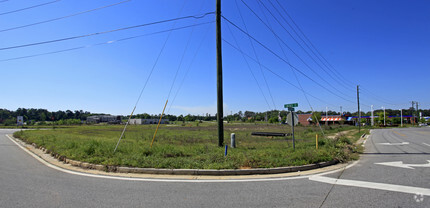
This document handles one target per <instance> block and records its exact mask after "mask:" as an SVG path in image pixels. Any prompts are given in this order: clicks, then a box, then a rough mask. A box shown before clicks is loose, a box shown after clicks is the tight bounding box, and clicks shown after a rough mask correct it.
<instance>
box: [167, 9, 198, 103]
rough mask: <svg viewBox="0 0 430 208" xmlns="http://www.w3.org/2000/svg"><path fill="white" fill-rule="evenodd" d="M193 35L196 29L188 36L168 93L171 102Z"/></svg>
mask: <svg viewBox="0 0 430 208" xmlns="http://www.w3.org/2000/svg"><path fill="white" fill-rule="evenodd" d="M203 3H204V2H203V1H202V4H201V5H200V9H199V10H198V12H200V11H201V10H202V8H203V5H204V4H203ZM193 34H194V27H193V28H192V30H191V32H190V35H189V36H188V40H187V43H186V46H185V48H184V51H183V52H182V56H181V60H180V61H179V65H178V68H177V69H176V72H175V76H174V78H173V82H172V85H171V86H170V90H169V93H168V95H167V99H166V100H169V99H170V95H171V93H172V90H173V87H174V85H175V83H176V78H177V77H178V73H179V70H180V69H181V67H182V63H183V61H184V58H185V54H186V52H187V50H188V47H189V45H190V42H191V38H192V37H193Z"/></svg>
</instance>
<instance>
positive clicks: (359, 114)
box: [357, 85, 361, 132]
mask: <svg viewBox="0 0 430 208" xmlns="http://www.w3.org/2000/svg"><path fill="white" fill-rule="evenodd" d="M359 86H360V85H357V105H358V132H360V128H361V127H360V126H361V112H360V92H359Z"/></svg>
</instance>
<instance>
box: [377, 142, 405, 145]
mask: <svg viewBox="0 0 430 208" xmlns="http://www.w3.org/2000/svg"><path fill="white" fill-rule="evenodd" d="M378 144H379V145H389V146H398V145H405V144H409V142H402V143H378Z"/></svg>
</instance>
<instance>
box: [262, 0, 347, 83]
mask: <svg viewBox="0 0 430 208" xmlns="http://www.w3.org/2000/svg"><path fill="white" fill-rule="evenodd" d="M267 1H268V2H269V3H270V5H271V6H272V7H273V8H274V9H275V11H276V12H277V13H278V14H279V16H280V17H281V18H282V20H284V22H285V23H287V25H288V26H289V27H290V28H291V30H292V31H293V32H294V34H296V36H297V37H298V38H299V39H300V40H301V41H302V42H303V43H304V45H305V46H306V48H308V49H309V51H311V53H312V54H313V55H314V56H315V57H316V58H317V59H318V60H319V61H320V62H321V63H322V64H323V66H325V68H327V69H328V70H329V71H330V72H331V73H332V74H333V75H334V76H335V77H336V78H335V77H334V76H332V75H331V74H330V73H328V72H327V71H326V70H325V69H324V68H323V67H322V66H321V65H320V64H319V63H318V62H317V61H316V60H315V59H314V58H313V57H312V56H311V55H310V54H309V53H308V52H307V51H306V50H305V49H304V48H303V47H302V46H301V48H302V49H303V50H304V51H305V52H306V54H307V55H308V56H309V57H310V58H311V59H312V60H313V61H314V62H315V64H317V65H318V66H319V67H320V68H321V69H322V70H323V71H324V72H325V73H326V74H327V75H328V76H329V77H330V78H331V79H333V80H334V81H336V82H337V83H338V84H339V85H340V86H342V87H343V88H345V89H347V90H351V91H354V90H353V89H352V88H350V87H348V86H346V85H345V84H343V82H342V81H343V79H341V78H340V77H339V76H338V75H337V74H336V73H334V72H333V71H332V69H330V68H329V67H328V66H327V65H326V64H325V63H324V61H322V60H321V58H320V57H319V56H318V55H317V54H316V53H315V52H314V50H312V48H311V47H309V45H308V44H307V43H306V41H305V40H303V38H302V37H301V36H300V35H299V34H298V32H297V31H296V29H294V27H293V26H292V25H291V24H290V23H289V22H288V21H287V20H286V19H285V18H284V16H283V15H282V13H281V12H280V11H279V10H278V8H277V7H276V6H275V5H274V4H273V3H272V1H270V0H267ZM257 2H261V0H257ZM261 4H262V5H263V7H264V8H266V10H267V11H269V13H270V14H271V15H272V17H273V18H274V19H275V20H276V21H277V22H278V24H279V25H281V26H282V24H281V22H280V21H279V20H278V19H277V18H276V17H275V15H273V14H272V13H271V12H270V10H269V9H268V8H267V7H266V6H265V5H264V3H262V2H261ZM296 25H297V24H296ZM282 28H283V29H284V30H286V28H284V27H283V26H282ZM286 31H287V30H286ZM287 32H288V31H287ZM288 34H289V35H290V36H291V37H292V38H293V40H294V41H296V43H297V44H299V45H301V44H300V43H299V42H298V41H297V40H295V38H294V37H293V36H292V35H291V34H290V33H289V32H288Z"/></svg>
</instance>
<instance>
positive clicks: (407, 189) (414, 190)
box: [309, 176, 430, 196]
mask: <svg viewBox="0 0 430 208" xmlns="http://www.w3.org/2000/svg"><path fill="white" fill-rule="evenodd" d="M309 180H312V181H318V182H323V183H329V184H335V185H342V186H353V187H360V188H369V189H377V190H384V191H393V192H401V193H408V194H422V195H425V196H430V189H427V188H420V187H413V186H402V185H393V184H386V183H374V182H367V181H356V180H346V179H336V178H329V177H325V176H311V177H309Z"/></svg>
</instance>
